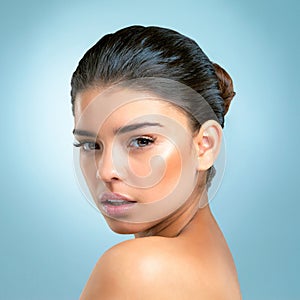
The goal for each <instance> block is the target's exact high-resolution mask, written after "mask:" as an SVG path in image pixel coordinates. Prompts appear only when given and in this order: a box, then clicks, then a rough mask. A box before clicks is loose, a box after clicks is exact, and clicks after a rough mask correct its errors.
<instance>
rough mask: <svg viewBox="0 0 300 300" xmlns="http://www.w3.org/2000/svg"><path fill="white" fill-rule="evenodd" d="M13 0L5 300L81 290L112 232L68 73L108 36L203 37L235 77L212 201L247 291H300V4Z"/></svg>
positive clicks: (5, 95)
mask: <svg viewBox="0 0 300 300" xmlns="http://www.w3.org/2000/svg"><path fill="white" fill-rule="evenodd" d="M83 3H84V2H83V1H64V2H63V1H58V0H55V1H34V0H31V1H30V0H29V1H7V2H6V1H1V12H0V31H1V48H0V51H1V55H0V62H1V73H0V77H1V80H0V83H1V109H0V113H1V118H0V122H1V191H2V192H1V210H0V228H1V241H0V243H1V246H0V254H1V257H0V299H8V300H10V299H22V300H26V299H30V300H33V299H38V300H46V299H56V300H60V299H77V298H78V296H79V295H80V292H81V290H82V288H83V286H84V284H85V282H86V280H87V279H88V276H89V274H90V272H91V270H92V268H93V266H94V264H95V263H96V261H97V259H98V258H99V257H100V256H101V254H102V253H103V252H104V251H105V250H106V249H108V248H109V247H111V246H112V245H114V244H116V243H118V242H120V241H122V240H124V239H128V238H132V236H119V235H117V234H114V233H112V232H111V231H110V230H109V229H108V227H107V225H106V224H105V222H104V221H103V219H102V217H100V215H99V214H98V213H97V212H96V211H95V210H93V209H92V208H91V207H90V205H89V204H88V203H87V202H86V200H85V198H84V196H83V195H82V194H81V192H80V190H79V188H78V186H77V184H76V180H75V177H74V172H73V165H72V141H73V139H72V135H71V131H72V126H73V120H72V115H71V106H70V97H69V90H70V86H69V81H70V77H71V73H72V72H73V71H74V69H75V67H76V65H77V63H78V60H79V59H80V58H81V57H82V55H83V54H84V52H85V51H86V50H87V49H88V48H89V47H90V46H92V45H93V44H94V43H95V42H96V41H97V40H98V39H99V38H100V37H101V36H102V35H104V34H106V33H108V32H112V31H115V30H117V29H119V28H121V27H124V26H127V25H132V24H142V25H158V26H166V27H169V28H173V29H175V30H178V31H180V32H181V33H183V34H186V35H188V36H190V37H192V38H193V39H195V40H196V41H197V42H198V43H199V45H200V46H201V47H202V48H203V50H204V51H205V52H206V53H207V54H208V56H209V57H210V58H211V60H213V61H216V62H218V63H220V64H221V65H222V66H224V67H225V69H227V70H228V71H229V73H230V74H231V76H232V77H233V79H234V83H235V87H236V92H237V96H236V98H235V99H234V101H233V103H232V106H231V109H230V111H229V113H228V115H227V119H226V124H225V130H224V133H225V138H226V145H227V169H226V171H225V177H224V180H223V182H222V186H221V188H220V190H219V192H218V194H217V196H216V197H215V199H214V200H213V203H212V209H213V212H214V214H215V216H216V219H217V220H218V222H219V224H220V226H221V228H222V230H223V232H224V234H225V236H226V238H227V241H228V243H229V246H230V248H231V250H232V253H233V256H234V259H235V262H236V265H237V269H238V273H239V279H240V283H241V288H242V292H243V296H244V299H245V300H250V299H253V300H268V299H270V300H276V299H278V300H279V299H280V300H288V299H290V300H291V299H300V292H299V268H300V264H299V253H300V241H299V225H300V222H299V209H300V204H299V200H300V199H299V198H300V197H299V190H298V189H299V183H300V182H299V175H298V171H299V158H298V153H299V125H298V124H299V123H298V122H299V108H300V107H299V102H300V101H299V94H298V91H299V68H300V66H299V52H300V51H299V50H300V49H299V21H298V19H297V18H299V2H298V1H285V2H283V1H258V0H253V1H239V0H227V1H225V0H212V1H191V0H186V1H161V0H160V1H158V0H151V1H133V0H130V1H110V3H109V2H108V1H87V3H86V4H83ZM137 255H138V253H137Z"/></svg>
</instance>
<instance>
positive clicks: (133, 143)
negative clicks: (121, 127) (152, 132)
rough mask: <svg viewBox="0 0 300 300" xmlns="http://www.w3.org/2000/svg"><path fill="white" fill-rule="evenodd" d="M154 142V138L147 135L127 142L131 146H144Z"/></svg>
mask: <svg viewBox="0 0 300 300" xmlns="http://www.w3.org/2000/svg"><path fill="white" fill-rule="evenodd" d="M153 143H154V139H152V138H149V137H139V138H136V139H133V140H132V141H131V142H130V143H129V147H132V148H144V147H147V146H149V145H151V144H153Z"/></svg>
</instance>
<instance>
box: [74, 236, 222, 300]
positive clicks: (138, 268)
mask: <svg viewBox="0 0 300 300" xmlns="http://www.w3.org/2000/svg"><path fill="white" fill-rule="evenodd" d="M187 253H189V251H188V249H183V248H182V247H181V245H180V244H178V243H176V241H175V239H170V238H164V237H147V238H139V239H134V240H129V241H125V242H122V243H120V244H118V245H116V246H114V247H112V248H110V249H109V250H108V251H106V252H105V253H104V254H103V256H102V257H101V258H100V259H99V261H98V262H97V264H96V266H95V268H94V270H93V272H92V274H91V276H90V279H89V281H88V283H87V285H86V287H85V289H84V291H83V293H82V295H81V298H80V299H81V300H89V299H93V300H96V299H107V300H113V299H130V300H135V299H145V300H147V299H174V300H176V299H182V300H184V299H227V298H224V297H222V298H220V297H219V295H218V289H216V284H212V283H211V280H210V279H209V278H210V276H209V274H207V272H206V271H207V270H206V268H207V266H206V265H205V264H203V262H201V261H200V262H199V261H197V260H195V258H194V257H193V255H188V254H187Z"/></svg>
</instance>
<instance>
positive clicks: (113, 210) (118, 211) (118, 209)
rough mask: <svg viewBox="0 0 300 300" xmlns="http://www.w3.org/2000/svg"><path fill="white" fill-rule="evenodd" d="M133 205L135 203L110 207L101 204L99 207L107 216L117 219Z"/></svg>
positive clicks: (109, 205)
mask: <svg viewBox="0 0 300 300" xmlns="http://www.w3.org/2000/svg"><path fill="white" fill-rule="evenodd" d="M135 204H136V202H132V203H130V202H126V203H124V204H122V205H112V204H109V203H106V202H102V203H101V206H102V207H103V210H104V211H105V212H106V213H107V214H108V215H109V216H112V217H118V216H124V215H125V214H126V213H127V212H128V211H129V210H130V209H131V208H132V207H133V206H134V205H135Z"/></svg>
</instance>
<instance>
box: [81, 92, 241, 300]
mask: <svg viewBox="0 0 300 300" xmlns="http://www.w3.org/2000/svg"><path fill="white" fill-rule="evenodd" d="M99 92H100V90H99V89H90V90H86V91H84V92H82V93H80V94H79V95H77V98H76V101H75V129H80V130H86V131H89V132H95V130H94V128H93V126H92V125H93V124H95V120H96V119H95V120H93V118H97V113H95V114H94V116H93V115H90V116H89V118H87V120H88V121H86V122H85V123H83V122H81V123H80V122H79V119H80V117H81V116H82V114H83V113H84V111H85V109H86V108H87V106H88V105H89V104H90V103H91V101H93V99H94V98H95V97H96V96H97V95H98V94H99ZM137 96H140V97H142V96H143V95H142V94H141V92H135V91H130V90H125V89H124V90H121V91H120V92H119V93H117V95H114V96H113V97H117V98H118V99H120V97H124V98H126V97H127V98H128V97H129V98H130V97H132V98H136V97H137ZM111 100H113V99H111ZM141 111H147V113H149V114H162V115H164V116H167V117H169V118H170V119H174V120H176V121H177V122H179V123H180V124H181V125H182V126H183V127H184V128H185V129H186V130H190V125H189V120H188V119H187V116H186V115H185V114H184V113H182V112H181V111H180V110H178V109H175V108H174V107H173V108H172V107H171V108H170V104H166V103H164V101H150V100H149V101H147V100H145V101H144V102H143V103H139V102H137V103H136V102H135V103H130V104H128V105H126V106H124V107H122V108H121V109H119V110H117V111H116V112H114V114H112V115H111V116H110V117H109V118H107V120H106V122H105V123H104V124H103V126H102V128H101V130H100V131H99V132H98V134H95V138H96V140H97V142H98V143H101V144H102V145H103V146H104V147H103V149H105V148H107V149H108V148H109V145H110V144H111V143H112V141H113V139H114V134H115V133H114V131H113V130H112V129H113V128H116V127H119V128H120V126H122V124H126V123H128V121H129V120H131V119H134V118H135V117H136V116H139V113H140V112H141ZM98 115H99V114H98ZM79 124H80V128H78V126H79ZM83 126H84V128H83ZM147 130H148V131H147ZM147 132H150V129H144V131H143V136H145V133H146V134H147ZM75 138H76V139H77V140H79V141H80V139H83V137H82V136H76V135H75ZM221 138H222V129H221V127H220V125H219V124H218V123H217V122H215V121H213V120H209V121H207V122H205V123H204V124H202V126H201V128H200V130H199V131H198V132H197V133H196V134H194V135H193V137H192V141H191V145H192V147H191V148H192V150H191V151H193V152H191V153H195V154H196V157H195V159H196V160H195V170H196V173H197V178H196V180H197V183H198V184H197V188H195V190H194V191H193V193H192V194H191V195H190V197H189V198H188V199H187V201H186V202H185V203H184V204H183V205H182V206H181V207H180V208H179V209H177V210H176V211H174V212H173V213H172V214H171V215H169V216H167V217H166V218H164V219H163V220H157V221H151V222H144V223H130V222H127V223H126V222H120V221H118V220H117V219H114V218H110V217H109V216H106V215H104V218H105V220H106V221H107V223H108V225H109V226H110V228H111V229H112V230H113V231H115V232H118V233H126V234H129V233H132V234H134V235H135V239H133V240H128V241H125V242H122V243H119V244H117V245H115V246H113V247H112V248H110V249H109V250H107V251H106V252H105V253H104V254H103V255H102V257H101V258H100V259H99V261H98V262H97V264H96V266H95V268H94V270H93V272H92V274H91V276H90V278H89V280H88V282H87V284H86V286H85V288H84V290H83V292H82V294H81V296H80V300H92V299H93V300H96V299H105V300H119V299H128V300H129V299H130V300H138V299H141V300H148V299H149V300H150V299H172V300H177V299H178V300H179V299H180V300H183V299H203V300H205V299H210V300H212V299H220V300H221V299H222V300H223V299H224V300H227V299H228V300H235V299H241V294H240V290H239V283H238V278H237V273H236V269H235V265H234V262H233V259H232V256H231V253H230V250H229V248H228V246H227V243H226V241H225V239H224V237H223V234H222V232H221V230H220V228H219V227H218V225H217V223H216V221H215V219H214V217H213V215H212V213H211V211H210V208H209V205H208V204H207V205H205V206H204V207H203V208H201V209H200V208H199V195H201V194H202V199H203V198H206V200H207V194H206V193H204V188H205V185H204V184H203V182H205V180H206V178H205V174H206V173H205V172H206V170H207V169H208V168H209V167H210V166H212V165H213V163H214V161H215V160H216V157H217V155H218V152H219V149H220V144H221ZM156 141H157V142H155V143H153V145H152V146H151V147H152V148H151V147H150V145H149V146H147V147H148V148H145V149H143V150H142V151H144V152H139V154H135V155H139V156H141V155H145V157H146V156H147V155H148V156H149V155H150V154H151V153H152V152H151V151H154V150H155V149H157V148H159V149H160V150H163V149H167V150H168V153H169V156H166V157H165V162H166V172H165V176H164V178H163V180H161V182H160V183H159V184H158V185H157V186H155V187H152V188H149V189H148V190H147V189H143V190H142V191H140V190H139V189H138V188H137V187H132V186H129V185H127V184H126V181H125V180H124V179H123V178H122V177H121V176H119V175H118V174H117V172H116V171H115V169H114V167H113V164H112V163H110V162H109V161H110V159H109V156H108V155H106V154H105V151H104V150H103V153H102V154H101V157H100V156H99V162H98V163H99V164H98V166H99V171H100V172H99V173H100V175H101V180H102V181H103V182H104V184H105V186H106V188H107V190H108V191H111V192H116V193H121V194H123V195H127V196H130V197H131V198H133V199H134V200H135V201H138V202H141V203H149V202H151V199H153V197H154V198H155V197H158V198H159V197H160V196H161V194H160V193H161V191H162V190H164V189H166V190H167V189H168V188H169V189H170V188H172V187H173V186H174V176H176V174H177V176H179V175H178V174H179V172H180V170H178V172H177V171H176V168H175V170H174V166H176V165H178V163H179V161H177V160H178V159H179V158H178V157H177V156H176V151H175V150H174V149H172V148H170V145H169V144H168V143H167V142H166V140H164V138H163V137H161V136H158V137H157V140H156ZM167 147H169V148H167ZM173 150H174V151H173ZM103 157H105V159H104V158H103ZM133 159H135V160H134V161H137V159H136V158H135V157H133ZM82 167H83V168H85V170H86V174H87V175H86V176H87V177H86V179H87V181H88V185H89V188H90V189H92V190H93V189H94V190H96V189H97V186H96V181H95V176H94V175H92V171H91V168H90V167H89V165H88V163H87V161H85V162H82ZM172 167H173V170H172ZM134 168H135V170H136V172H138V173H142V172H143V166H142V165H141V166H139V165H138V164H137V163H136V165H135V166H134ZM139 168H140V169H139ZM89 172H90V173H89ZM176 172H177V173H176ZM152 201H153V200H152Z"/></svg>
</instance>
